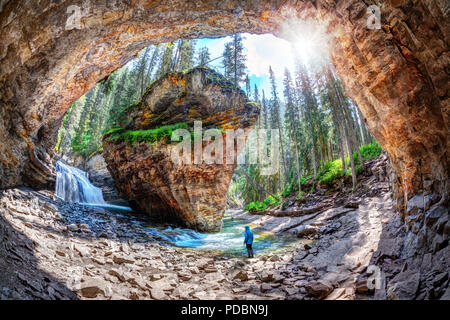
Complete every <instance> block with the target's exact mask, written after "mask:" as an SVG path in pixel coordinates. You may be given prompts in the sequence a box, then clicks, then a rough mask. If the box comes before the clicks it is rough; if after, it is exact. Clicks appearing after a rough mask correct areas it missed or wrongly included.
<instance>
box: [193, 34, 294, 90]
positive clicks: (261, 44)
mask: <svg viewBox="0 0 450 320" xmlns="http://www.w3.org/2000/svg"><path fill="white" fill-rule="evenodd" d="M242 38H243V44H244V48H245V49H244V52H245V54H246V56H247V72H248V74H249V78H250V83H251V87H252V91H253V87H254V85H255V84H256V85H257V86H258V89H259V92H260V96H262V93H261V92H262V91H261V90H264V91H265V94H266V98H268V97H270V91H271V88H270V79H269V76H268V75H269V66H272V69H273V71H274V73H275V77H276V83H277V89H278V90H277V91H278V94H279V97H280V98H282V97H283V96H282V92H283V88H282V85H283V76H284V69H285V68H286V67H287V68H288V69H289V70H291V72H293V70H294V53H293V50H292V46H291V44H290V42H288V41H286V40H284V39H281V38H277V37H275V36H273V35H271V34H264V35H254V34H249V33H243V34H242ZM231 39H232V38H231V37H223V38H218V39H199V40H198V41H197V43H196V47H197V50H198V49H200V48H202V47H207V48H208V49H209V52H210V54H211V59H214V58H216V57H220V56H221V55H222V53H223V50H224V47H225V43H227V42H229V41H231ZM221 64H222V59H217V60H216V61H213V62H211V66H212V67H218V71H220V72H223V69H221V68H220V67H221ZM244 87H245V85H244V86H243V89H244ZM244 90H245V89H244Z"/></svg>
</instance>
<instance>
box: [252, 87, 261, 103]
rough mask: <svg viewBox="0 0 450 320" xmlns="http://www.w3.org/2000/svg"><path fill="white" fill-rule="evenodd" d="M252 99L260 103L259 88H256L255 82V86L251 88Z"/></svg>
mask: <svg viewBox="0 0 450 320" xmlns="http://www.w3.org/2000/svg"><path fill="white" fill-rule="evenodd" d="M253 101H255V102H257V103H261V102H260V101H259V90H258V86H257V85H256V83H255V87H254V90H253Z"/></svg>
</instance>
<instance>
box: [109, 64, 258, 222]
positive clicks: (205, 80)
mask: <svg viewBox="0 0 450 320" xmlns="http://www.w3.org/2000/svg"><path fill="white" fill-rule="evenodd" d="M258 114H259V106H258V105H256V104H254V103H252V102H249V101H247V97H246V95H245V93H244V92H243V91H241V90H239V89H232V84H231V83H230V82H228V81H226V80H224V79H223V77H222V76H221V75H220V74H218V73H216V72H214V71H213V70H210V69H207V68H196V69H193V70H191V71H189V72H188V73H186V74H182V73H173V74H169V75H167V76H166V77H164V78H162V79H160V80H158V81H157V82H155V83H154V84H153V85H151V87H149V88H148V89H147V93H146V94H144V96H143V98H142V101H141V102H140V103H139V104H138V105H133V106H131V107H130V108H129V110H128V116H127V119H124V121H123V122H124V123H125V124H126V125H124V126H123V129H122V130H119V131H115V132H114V133H110V134H108V135H106V136H105V138H104V140H103V157H104V158H105V160H106V162H107V165H108V169H109V171H110V172H111V175H112V176H113V178H114V181H115V184H116V187H117V189H118V190H119V192H120V194H121V195H122V196H123V197H124V198H125V199H127V200H129V201H130V203H131V205H132V206H133V207H134V208H135V209H137V210H139V211H145V212H147V213H149V214H150V215H151V216H152V217H154V218H156V219H158V220H160V221H163V222H175V223H179V224H182V225H185V226H187V227H190V228H193V229H196V230H201V231H219V230H220V228H221V226H222V216H223V213H224V211H225V207H226V194H227V189H228V185H229V183H230V181H231V177H232V175H233V171H234V168H235V167H236V157H234V158H233V159H232V160H233V161H232V163H230V161H229V160H228V159H227V154H226V148H227V137H226V134H223V147H221V148H222V150H223V157H222V158H221V160H220V161H221V162H222V164H217V163H212V164H207V163H206V162H205V161H202V162H201V163H198V164H197V163H195V162H194V157H195V152H194V151H193V150H192V152H191V155H190V157H189V158H190V160H191V164H186V163H175V162H174V161H173V160H172V152H174V149H175V148H177V143H172V142H171V141H170V136H167V137H163V138H161V139H158V138H157V140H156V141H154V140H151V139H150V138H148V137H147V138H144V136H143V135H142V132H143V131H142V130H151V129H158V128H161V127H162V126H174V125H180V124H183V126H184V127H185V128H186V129H187V130H189V131H191V132H193V127H194V121H201V125H202V129H203V134H204V133H205V131H206V130H207V129H218V130H220V131H219V134H222V132H227V133H228V132H230V131H228V130H230V129H234V130H238V129H242V130H243V133H245V134H247V133H248V131H249V130H250V129H251V128H252V127H253V125H254V123H255V122H256V120H257V118H258ZM147 132H148V131H147ZM133 134H137V135H139V136H140V137H142V139H140V138H137V139H136V141H132V140H130V139H127V138H126V137H127V136H131V135H133ZM188 138H189V139H191V135H190V134H189V135H188ZM236 140H237V139H236ZM190 141H192V143H191V142H189V144H188V145H189V148H190V147H191V146H194V143H195V142H194V140H190ZM199 141H200V144H201V140H199ZM207 144H209V143H207V142H203V151H204V152H205V147H206V146H207ZM232 150H233V151H234V153H235V155H236V154H237V151H238V148H237V141H235V142H234V144H233V146H232Z"/></svg>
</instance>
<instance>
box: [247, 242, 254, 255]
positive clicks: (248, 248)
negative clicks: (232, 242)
mask: <svg viewBox="0 0 450 320" xmlns="http://www.w3.org/2000/svg"><path fill="white" fill-rule="evenodd" d="M246 246H247V253H248V257H249V258H253V248H252V245H251V244H246Z"/></svg>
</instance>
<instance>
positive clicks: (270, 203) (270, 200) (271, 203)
mask: <svg viewBox="0 0 450 320" xmlns="http://www.w3.org/2000/svg"><path fill="white" fill-rule="evenodd" d="M280 203H281V199H280V198H274V197H272V196H268V197H267V198H265V199H264V204H265V205H266V206H268V207H271V206H276V205H279V204H280Z"/></svg>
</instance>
